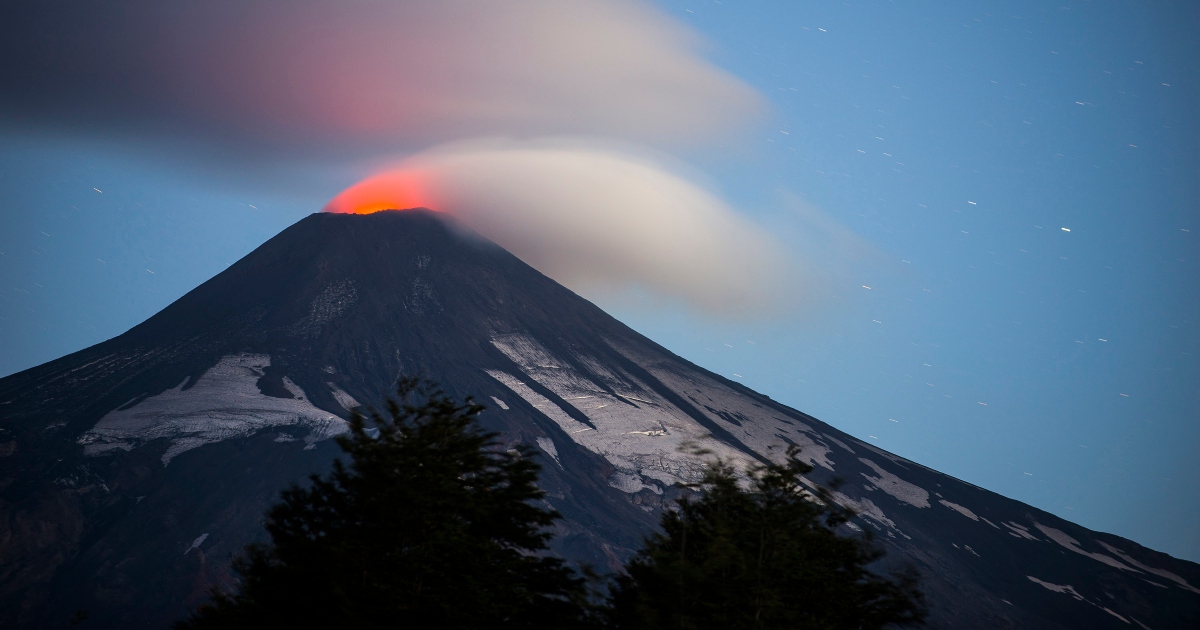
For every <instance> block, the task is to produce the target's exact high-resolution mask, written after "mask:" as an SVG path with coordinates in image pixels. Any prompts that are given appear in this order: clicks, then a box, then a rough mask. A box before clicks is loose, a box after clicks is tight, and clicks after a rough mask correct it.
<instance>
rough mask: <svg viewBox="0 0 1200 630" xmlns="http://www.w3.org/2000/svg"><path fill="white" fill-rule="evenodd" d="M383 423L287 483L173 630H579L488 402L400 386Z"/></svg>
mask: <svg viewBox="0 0 1200 630" xmlns="http://www.w3.org/2000/svg"><path fill="white" fill-rule="evenodd" d="M398 400H399V402H397V401H396V400H388V401H387V405H386V415H383V414H379V413H377V412H372V413H371V414H370V416H369V417H364V416H362V415H359V414H357V413H355V414H354V416H353V417H352V418H351V420H350V432H349V433H348V434H346V435H343V436H340V437H339V438H338V443H339V444H340V445H341V447H342V449H343V450H344V451H345V453H346V455H348V456H349V464H344V463H343V462H342V461H341V460H338V461H337V462H335V463H334V467H333V470H332V472H331V473H330V474H328V475H327V476H318V475H313V476H312V477H311V478H310V480H309V483H308V484H307V485H305V486H292V487H291V488H289V489H287V490H286V491H284V492H283V495H282V500H281V501H280V502H279V503H278V504H276V505H275V506H273V507H272V508H271V509H270V510H269V511H268V514H267V523H266V529H267V531H268V533H269V534H270V537H271V542H270V544H269V545H250V546H248V547H247V548H246V553H245V555H244V557H239V558H238V559H237V560H235V562H234V569H235V571H236V572H237V574H238V575H239V576H240V578H241V584H240V589H239V590H238V591H237V592H236V593H234V594H223V593H219V592H216V593H214V597H213V601H212V603H210V604H208V605H205V606H202V607H201V608H199V609H198V610H197V611H195V612H194V613H193V614H192V616H191V617H190V618H189V619H188V620H186V621H183V622H181V623H179V624H178V625H177V628H180V629H196V630H200V629H207V628H270V627H322V626H323V627H329V628H397V627H400V628H574V627H580V626H581V625H583V624H585V623H586V621H587V618H588V612H589V610H591V608H590V605H589V601H590V600H589V591H588V582H587V580H585V579H584V578H583V577H581V576H580V575H579V574H578V573H577V572H575V571H574V570H572V569H571V568H569V567H568V566H567V565H566V564H565V563H564V562H563V561H562V560H560V559H558V558H554V557H548V556H547V555H546V554H545V551H546V549H547V547H546V543H547V540H548V539H549V538H550V535H549V534H548V533H547V532H546V528H547V527H548V526H550V525H552V524H553V523H554V522H555V520H557V519H558V518H559V515H558V514H557V513H556V512H555V511H554V510H552V509H548V508H545V507H541V506H540V505H539V502H540V500H541V499H542V496H543V493H542V491H541V490H539V489H538V488H537V486H536V485H535V481H536V480H537V474H538V470H539V466H538V465H537V463H535V462H534V461H533V459H532V453H531V451H530V450H528V449H527V448H525V447H523V446H517V447H515V448H512V449H505V448H503V447H502V446H501V444H500V443H499V442H498V441H497V439H496V438H497V436H496V434H493V433H486V432H483V431H482V430H481V429H480V428H479V427H478V423H477V416H478V414H479V413H480V412H481V411H482V410H483V407H482V406H480V405H477V404H474V403H473V402H471V399H469V398H468V399H467V400H466V401H465V403H463V404H459V403H457V402H455V401H453V400H451V399H450V398H449V397H447V396H446V395H445V394H444V393H443V392H441V391H440V390H437V389H435V388H434V387H433V385H432V384H430V383H428V382H424V381H417V380H402V381H401V382H400V384H399V386H398Z"/></svg>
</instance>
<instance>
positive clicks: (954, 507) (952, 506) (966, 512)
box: [938, 499, 979, 523]
mask: <svg viewBox="0 0 1200 630" xmlns="http://www.w3.org/2000/svg"><path fill="white" fill-rule="evenodd" d="M938 503H941V504H942V505H944V506H946V507H948V508H950V509H951V510H954V511H955V512H958V513H959V514H962V515H963V516H965V517H967V518H969V519H971V520H972V521H975V522H976V523H978V522H979V517H978V516H976V515H975V513H974V512H972V511H971V510H968V509H967V508H965V507H963V506H961V505H959V504H957V503H951V502H949V501H947V500H945V499H939V500H938Z"/></svg>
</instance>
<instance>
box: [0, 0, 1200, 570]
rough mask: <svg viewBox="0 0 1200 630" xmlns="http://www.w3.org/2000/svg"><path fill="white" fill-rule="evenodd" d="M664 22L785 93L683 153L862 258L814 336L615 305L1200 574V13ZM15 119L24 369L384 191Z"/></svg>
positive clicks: (775, 386)
mask: <svg viewBox="0 0 1200 630" xmlns="http://www.w3.org/2000/svg"><path fill="white" fill-rule="evenodd" d="M658 6H659V8H660V10H661V12H662V13H664V14H665V15H667V16H669V17H670V18H673V19H675V20H678V21H679V22H681V23H683V24H685V25H687V26H689V27H690V28H692V29H694V30H695V31H697V32H698V33H699V34H700V35H701V36H702V37H703V38H704V40H705V41H706V45H705V47H704V48H703V52H704V54H705V56H706V57H707V58H708V59H709V60H711V61H712V62H713V63H715V64H716V65H717V66H719V67H721V68H724V69H725V70H727V71H729V72H730V73H732V74H733V75H735V76H736V77H738V78H740V79H741V80H742V81H743V82H745V83H746V84H748V85H750V86H752V87H753V88H755V89H756V90H757V91H758V93H760V94H761V95H763V96H764V97H765V101H766V102H767V104H768V111H767V113H766V115H765V116H766V122H764V123H763V124H762V125H759V126H758V127H755V128H753V129H751V130H749V131H746V132H744V133H743V135H741V136H739V137H738V138H736V139H735V141H734V142H731V143H729V144H728V147H727V148H726V147H716V148H714V147H713V146H708V147H706V148H703V149H686V148H685V149H678V150H675V154H676V155H677V156H678V157H680V158H681V159H683V160H686V161H688V162H690V163H691V164H692V165H694V166H695V167H696V168H697V169H699V170H701V171H703V172H704V173H706V174H707V177H708V182H707V183H708V185H710V186H711V187H713V188H715V189H716V190H717V191H719V192H720V194H721V195H722V196H723V197H724V198H725V199H727V200H729V202H730V203H731V205H733V206H734V207H737V208H738V209H739V210H740V211H741V212H742V213H743V214H744V215H745V216H746V217H748V218H749V219H750V220H752V221H754V222H756V223H758V224H759V225H763V226H767V227H769V228H770V229H772V230H773V231H774V232H775V233H776V234H777V235H778V238H779V239H780V240H781V242H783V243H784V244H785V245H788V246H790V247H793V248H795V249H797V250H800V249H805V248H808V247H810V246H812V245H813V243H812V242H810V241H807V240H805V239H804V238H800V237H799V236H797V234H800V233H802V232H803V225H802V224H803V222H804V221H805V220H807V219H811V218H812V216H814V215H813V213H816V216H819V217H823V218H826V219H828V220H830V221H832V222H834V223H835V224H836V225H837V226H838V229H839V230H841V232H838V233H839V234H844V235H845V237H846V238H847V239H849V240H848V241H847V242H850V243H852V245H853V246H852V247H849V248H847V247H842V246H841V245H839V243H820V244H818V245H821V246H820V247H816V248H815V249H814V250H813V252H812V253H811V255H810V257H811V258H813V260H814V264H815V265H817V266H818V267H820V268H822V269H823V270H824V271H825V272H826V273H827V275H828V277H829V278H831V283H832V285H833V286H832V288H831V290H829V291H828V292H827V294H825V295H824V296H823V297H822V300H823V304H822V305H821V308H819V309H817V310H816V311H815V312H811V313H807V314H805V315H804V316H797V317H795V318H792V319H782V320H780V319H775V320H771V321H760V322H757V323H744V322H738V321H735V320H728V319H720V318H714V317H711V316H708V315H704V314H701V313H696V312H692V311H689V310H686V309H682V308H664V307H661V306H653V305H651V304H650V303H649V301H647V304H643V305H639V304H638V303H637V301H636V300H630V299H628V297H626V298H624V299H620V300H618V299H612V300H611V301H609V302H608V303H606V302H605V299H604V298H603V297H601V298H598V299H599V301H600V303H601V306H605V307H606V308H608V309H609V310H610V312H613V313H614V314H615V315H617V316H618V317H620V318H621V319H622V320H623V321H626V322H627V323H629V324H630V325H632V326H633V327H634V328H635V329H637V330H639V331H641V332H643V333H644V334H647V335H648V336H649V337H651V338H652V339H655V340H656V341H659V342H660V343H663V344H664V345H666V346H667V347H668V348H670V349H672V350H674V351H676V352H678V353H679V354H681V355H682V356H684V357H686V358H688V359H691V360H693V361H695V362H696V363H698V364H700V365H702V366H704V367H707V368H709V369H712V370H714V371H716V372H718V373H721V374H723V375H725V376H729V377H731V378H736V379H739V380H741V381H742V382H744V383H746V384H747V385H749V386H751V387H753V388H754V389H756V390H759V391H762V392H764V393H766V394H768V395H770V396H772V397H773V398H775V399H777V400H780V401H782V402H784V403H787V404H789V405H791V406H794V407H796V408H798V409H800V410H803V411H805V412H807V413H810V414H812V415H815V416H817V417H819V418H821V419H822V420H825V421H826V422H829V423H830V424H833V425H834V426H837V427H839V428H841V429H843V430H845V431H848V432H849V433H851V434H853V435H855V436H857V437H859V438H860V439H864V440H870V441H872V442H873V443H877V444H878V445H880V446H882V447H884V448H887V449H889V450H892V451H894V452H896V453H899V454H901V455H903V456H905V457H909V458H911V459H914V460H916V461H918V462H920V463H922V464H925V465H927V466H930V467H932V468H935V469H938V470H940V471H943V472H946V473H948V474H951V475H954V476H956V477H958V478H961V479H964V480H966V481H969V482H971V483H974V484H977V485H980V486H983V487H985V488H988V489H990V490H993V491H996V492H999V493H1001V494H1004V495H1006V496H1009V497H1012V498H1015V499H1018V500H1022V501H1025V502H1027V503H1030V504H1031V505H1034V506H1036V507H1038V508H1041V509H1045V510H1047V511H1050V512H1053V513H1055V514H1058V515H1060V516H1062V517H1064V518H1067V519H1070V520H1073V521H1075V522H1078V523H1081V524H1083V525H1085V526H1088V527H1091V528H1093V529H1098V530H1102V531H1108V532H1112V533H1116V534H1119V535H1123V536H1127V537H1129V538H1132V539H1133V540H1136V541H1138V542H1140V543H1142V544H1145V545H1147V546H1150V547H1153V548H1155V549H1159V550H1163V551H1166V552H1168V553H1171V554H1173V555H1176V556H1179V557H1184V558H1188V559H1191V560H1200V525H1197V523H1200V463H1197V458H1196V456H1195V452H1196V450H1197V446H1200V412H1198V411H1197V409H1200V387H1198V386H1197V385H1198V384H1200V362H1198V361H1197V356H1198V355H1200V331H1198V329H1197V323H1198V320H1200V268H1198V266H1197V254H1200V241H1198V240H1197V239H1198V238H1200V220H1197V219H1198V218H1200V210H1198V208H1197V201H1196V199H1197V193H1198V192H1200V190H1197V188H1198V187H1200V185H1198V184H1197V183H1196V182H1198V181H1200V172H1198V171H1200V160H1197V158H1196V155H1195V146H1196V145H1197V140H1198V139H1200V130H1198V129H1197V123H1196V120H1195V116H1196V104H1197V103H1200V84H1198V83H1197V80H1196V75H1197V73H1196V71H1197V69H1198V67H1200V66H1198V61H1200V50H1198V48H1197V44H1196V43H1195V42H1194V41H1189V37H1190V36H1191V34H1192V31H1193V30H1194V28H1195V26H1197V25H1198V24H1200V22H1198V19H1197V13H1196V11H1195V10H1193V9H1190V8H1186V7H1185V6H1184V4H1183V3H1179V4H1177V5H1173V6H1172V5H1168V4H1165V3H1159V4H1157V5H1151V4H1149V3H1138V2H1128V1H1123V2H1117V1H1113V2H1080V3H1073V4H1070V5H1068V6H1050V5H1046V4H1045V3H1038V2H1003V3H1001V2H996V3H983V2H962V3H934V2H883V1H880V2H855V3H811V2H735V1H733V0H727V1H725V2H720V3H718V2H714V1H711V0H709V1H704V2H702V1H699V0H696V1H694V2H677V1H674V0H671V1H663V2H661V3H659V5H658ZM2 129H3V133H2V135H0V208H2V209H3V210H2V211H0V252H2V253H3V254H2V255H0V318H2V319H0V323H2V324H3V326H0V329H2V332H0V374H10V373H13V372H16V371H19V370H21V369H25V368H27V367H31V366H33V365H36V364H39V363H41V362H44V361H47V360H50V359H53V358H56V357H58V356H61V355H63V354H66V353H69V352H72V351H75V350H78V349H81V348H83V347H86V346H88V345H91V344H93V343H96V342H99V341H102V340H104V339H107V338H109V337H112V336H114V335H117V334H119V333H121V332H123V331H124V330H126V329H128V328H129V327H130V326H132V325H134V324H136V323H138V322H139V321H141V320H143V319H145V318H146V317H148V316H149V315H151V314H153V313H154V312H156V311H157V310H159V309H161V308H162V307H164V306H166V305H167V304H169V303H170V302H171V301H172V300H174V299H176V298H177V297H179V296H180V295H182V294H183V293H185V292H187V291H188V290H190V289H191V288H193V287H195V286H196V285H197V284H199V283H200V282H203V281H204V280H205V279H207V278H209V277H211V276H212V275H213V274H215V273H218V272H219V271H221V270H222V269H224V267H225V266H227V265H228V264H230V263H232V262H233V261H235V260H237V259H238V258H239V257H240V256H242V255H244V254H246V253H248V252H249V251H250V250H252V249H253V248H254V247H256V246H257V245H259V244H261V243H262V242H263V241H265V240H266V239H268V238H270V237H271V236H272V235H274V234H275V233H277V232H278V231H279V230H281V229H283V228H284V227H286V226H287V225H289V224H291V223H293V222H294V221H296V220H298V219H299V218H301V217H303V216H305V215H307V214H308V213H311V212H313V211H316V210H318V209H320V208H321V207H322V206H323V205H324V204H325V202H326V201H328V200H329V198H331V197H332V196H333V195H335V194H336V193H337V192H338V191H339V190H341V188H342V187H343V186H345V185H347V184H349V183H351V182H352V181H353V180H354V178H355V176H354V175H350V174H348V172H347V170H346V169H345V168H344V164H341V163H338V164H337V166H336V167H335V166H330V168H329V169H328V172H322V174H321V175H319V176H312V177H309V176H307V175H308V174H311V173H312V172H314V169H318V170H319V168H320V164H319V162H317V161H312V160H310V161H306V162H304V166H303V167H299V166H296V167H294V168H290V169H289V168H288V167H287V164H286V163H285V162H276V163H275V165H274V166H272V167H271V168H265V167H260V168H256V169H254V170H253V172H252V174H250V175H245V174H243V175H231V174H230V172H228V170H227V169H225V170H223V169H220V168H216V167H214V166H213V160H210V159H208V158H206V157H195V156H192V157H180V155H182V154H186V153H187V151H186V150H184V149H180V147H179V146H175V145H184V144H187V142H189V141H188V140H187V139H186V138H174V139H172V140H171V141H170V142H169V143H166V144H165V145H153V146H151V145H148V144H146V143H145V142H140V141H139V142H133V141H126V140H123V139H121V138H120V137H118V136H115V135H109V134H105V133H96V132H94V131H92V132H89V133H86V134H85V133H81V132H76V131H74V130H73V129H72V128H64V129H60V130H55V131H50V130H47V128H46V127H44V126H39V127H28V126H23V125H21V124H17V123H14V122H12V121H11V120H10V122H9V123H8V124H6V125H5V126H4V127H3V128H2ZM176 149H179V150H176ZM331 164H332V162H331ZM1064 228H1066V229H1064ZM1067 230H1069V231H1067ZM823 234H824V233H823ZM866 287H870V288H866Z"/></svg>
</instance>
